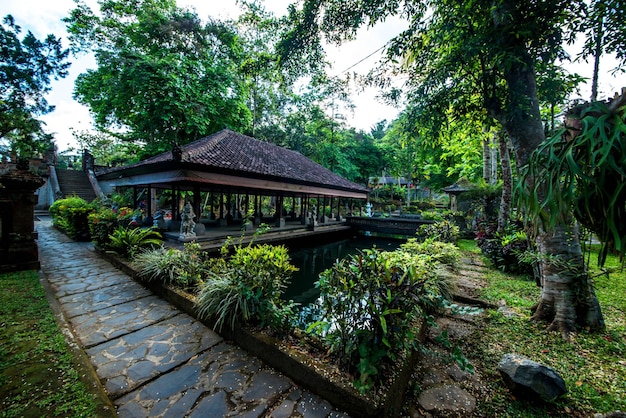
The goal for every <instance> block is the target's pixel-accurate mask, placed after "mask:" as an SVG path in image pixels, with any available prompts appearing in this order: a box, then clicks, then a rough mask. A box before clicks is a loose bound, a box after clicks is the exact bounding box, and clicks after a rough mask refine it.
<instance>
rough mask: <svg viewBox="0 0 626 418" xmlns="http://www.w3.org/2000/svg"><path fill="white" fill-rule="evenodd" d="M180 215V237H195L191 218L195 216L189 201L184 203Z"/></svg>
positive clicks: (194, 224)
mask: <svg viewBox="0 0 626 418" xmlns="http://www.w3.org/2000/svg"><path fill="white" fill-rule="evenodd" d="M180 217H181V220H182V222H181V223H180V238H183V239H184V238H191V237H195V236H196V233H195V232H194V228H195V226H196V223H195V222H194V221H193V218H195V217H196V214H195V213H194V211H193V207H192V206H191V203H189V202H187V204H185V206H184V207H183V212H182V213H181V215H180Z"/></svg>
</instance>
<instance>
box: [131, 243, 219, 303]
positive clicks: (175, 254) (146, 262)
mask: <svg viewBox="0 0 626 418" xmlns="http://www.w3.org/2000/svg"><path fill="white" fill-rule="evenodd" d="M206 257H207V256H206V253H204V252H203V251H201V250H200V245H199V244H197V243H186V244H185V245H184V248H183V250H182V251H181V250H177V249H174V248H164V247H159V248H154V249H150V250H147V251H142V252H140V253H139V254H137V255H136V256H135V258H134V260H133V264H134V265H135V266H137V270H138V272H139V275H140V276H141V278H142V279H144V280H146V281H148V282H155V281H156V282H159V283H162V284H166V285H174V286H177V287H181V288H183V289H186V290H191V291H194V290H195V289H196V288H197V287H198V286H199V285H200V284H201V283H202V282H203V280H204V277H205V276H206V275H207V273H208V270H209V266H210V262H209V261H207V258H206ZM218 260H221V259H218Z"/></svg>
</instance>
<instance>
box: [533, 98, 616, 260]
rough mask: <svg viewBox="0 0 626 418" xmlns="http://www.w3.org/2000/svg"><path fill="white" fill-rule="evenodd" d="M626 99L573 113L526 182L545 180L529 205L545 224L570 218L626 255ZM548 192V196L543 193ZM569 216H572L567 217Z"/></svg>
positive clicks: (535, 156) (603, 253)
mask: <svg viewBox="0 0 626 418" xmlns="http://www.w3.org/2000/svg"><path fill="white" fill-rule="evenodd" d="M625 113H626V97H624V96H622V97H619V98H617V99H616V100H615V101H614V102H613V103H610V104H607V103H602V102H595V103H592V104H588V105H581V106H578V107H577V108H575V109H573V110H572V111H571V112H570V113H569V116H568V119H567V123H568V124H569V126H565V127H564V128H563V129H562V130H560V131H558V132H557V133H556V134H555V135H554V136H552V137H551V138H550V139H549V140H547V141H546V142H545V143H544V144H543V145H542V146H541V147H540V148H538V149H537V150H536V151H535V153H534V154H533V159H532V160H531V164H530V165H529V166H528V170H527V171H526V172H525V177H523V178H526V177H528V176H532V177H534V178H537V179H540V181H538V182H537V183H538V184H537V185H536V186H535V188H534V189H533V190H527V191H526V193H525V194H523V195H522V196H524V197H525V201H524V203H525V206H526V207H527V208H528V210H529V213H530V214H531V215H532V216H534V217H536V218H541V219H542V220H543V221H544V222H549V223H554V222H555V221H556V219H555V218H557V217H558V216H560V215H566V214H568V213H570V212H569V211H568V210H566V209H565V210H564V209H563V208H567V207H570V206H573V208H574V211H573V212H574V216H575V217H576V219H577V220H578V221H579V222H581V224H582V225H584V226H585V227H587V228H589V229H590V230H591V231H592V232H593V233H594V234H596V235H597V237H598V238H600V239H601V240H602V242H604V243H605V244H606V245H605V247H604V250H603V251H601V252H600V258H599V260H598V261H599V263H600V264H603V263H604V260H605V259H606V255H607V251H608V248H609V246H611V247H612V248H613V249H615V250H617V251H620V252H621V253H622V254H623V253H624V252H625V251H626V182H625V181H624V179H625V178H626V168H625V167H626V151H624V150H626V123H625V122H624V115H625ZM541 193H543V194H541ZM566 216H567V215H566Z"/></svg>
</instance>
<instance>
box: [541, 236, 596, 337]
mask: <svg viewBox="0 0 626 418" xmlns="http://www.w3.org/2000/svg"><path fill="white" fill-rule="evenodd" d="M537 249H538V251H539V253H540V254H541V255H542V262H541V300H540V301H539V304H538V305H537V306H536V307H535V312H534V314H533V317H532V318H533V319H534V320H542V321H547V322H551V324H550V326H549V327H548V330H554V331H556V330H558V331H560V332H561V334H562V335H563V336H564V337H565V338H569V334H570V333H572V332H574V331H575V330H576V326H582V327H585V328H589V329H592V330H600V329H604V318H603V317H602V312H601V310H600V305H599V303H598V299H597V298H596V296H595V292H594V291H593V287H592V285H591V280H590V278H589V275H588V274H587V271H586V268H585V264H584V259H583V254H582V251H581V248H580V242H579V240H578V230H577V228H575V227H573V228H572V227H569V226H567V225H559V226H558V227H556V228H555V229H554V230H553V231H552V232H551V233H547V232H544V231H541V232H540V233H539V234H538V237H537Z"/></svg>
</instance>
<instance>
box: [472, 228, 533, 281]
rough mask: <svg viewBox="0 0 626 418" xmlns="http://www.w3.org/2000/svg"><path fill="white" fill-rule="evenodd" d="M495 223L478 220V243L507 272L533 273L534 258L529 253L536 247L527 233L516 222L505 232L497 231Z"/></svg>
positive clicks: (495, 264) (496, 264)
mask: <svg viewBox="0 0 626 418" xmlns="http://www.w3.org/2000/svg"><path fill="white" fill-rule="evenodd" d="M495 229H496V228H495V226H494V224H493V223H489V222H487V221H480V222H478V228H477V231H476V244H477V245H478V247H479V248H480V250H481V252H482V253H483V255H485V257H487V258H488V259H489V260H490V261H491V262H492V263H493V265H494V266H495V267H496V268H498V269H500V270H501V271H503V272H505V273H513V274H525V275H529V276H531V275H533V264H532V263H533V260H532V257H529V254H530V253H531V252H532V251H533V250H534V249H535V248H534V245H531V243H530V241H529V240H528V238H527V236H526V233H525V232H524V231H523V230H521V227H520V226H518V225H517V224H515V223H511V224H509V226H508V227H507V228H506V230H505V231H504V233H502V234H498V233H497V232H495Z"/></svg>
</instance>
